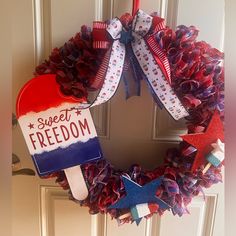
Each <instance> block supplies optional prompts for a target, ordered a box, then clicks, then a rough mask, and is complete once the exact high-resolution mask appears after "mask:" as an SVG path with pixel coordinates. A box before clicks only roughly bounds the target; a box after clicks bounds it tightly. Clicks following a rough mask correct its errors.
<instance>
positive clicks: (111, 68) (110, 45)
mask: <svg viewBox="0 0 236 236" xmlns="http://www.w3.org/2000/svg"><path fill="white" fill-rule="evenodd" d="M93 27H94V28H93V38H94V42H93V47H94V48H106V49H108V51H107V53H106V55H105V57H104V60H103V62H102V65H101V67H100V68H99V71H98V73H97V75H96V78H95V81H94V83H93V85H92V86H93V87H94V88H99V87H101V90H100V92H99V94H98V96H97V98H96V100H95V101H94V103H93V104H92V105H90V106H95V105H99V104H101V103H104V102H106V101H108V100H109V99H110V98H111V97H112V96H113V95H114V94H115V92H116V90H117V88H118V85H119V82H120V79H121V76H122V73H123V70H124V64H125V57H126V54H127V51H129V52H130V51H131V52H132V54H133V55H134V59H135V64H136V65H137V66H138V67H139V68H137V66H136V68H137V69H139V70H140V69H141V72H142V74H143V75H144V78H145V79H146V81H147V83H148V86H149V88H150V89H151V93H152V94H153V96H154V99H155V100H156V101H158V103H159V104H161V105H162V106H164V107H165V108H166V110H167V111H168V112H169V113H170V115H171V116H172V117H173V118H174V119H175V120H178V119H180V118H182V117H185V116H188V112H187V111H186V109H185V108H184V107H183V105H182V103H181V102H180V100H179V99H178V97H177V96H176V94H175V92H174V91H173V89H172V88H171V85H170V83H171V81H170V66H169V62H168V59H167V57H166V55H165V54H164V52H163V51H162V50H161V49H160V48H159V46H158V44H157V42H156V41H155V38H154V37H155V34H156V33H157V32H158V31H159V30H162V29H164V28H165V24H164V20H163V19H162V18H159V17H156V16H154V17H152V16H150V15H148V14H146V13H145V12H143V11H142V10H139V11H137V13H136V14H135V16H134V18H133V21H132V25H131V28H130V29H129V30H127V29H126V28H125V27H123V25H122V23H121V21H120V20H119V19H118V18H114V19H112V20H111V21H110V23H109V24H106V23H104V22H94V25H93ZM150 32H151V33H150ZM126 59H127V60H131V58H130V57H129V58H126Z"/></svg>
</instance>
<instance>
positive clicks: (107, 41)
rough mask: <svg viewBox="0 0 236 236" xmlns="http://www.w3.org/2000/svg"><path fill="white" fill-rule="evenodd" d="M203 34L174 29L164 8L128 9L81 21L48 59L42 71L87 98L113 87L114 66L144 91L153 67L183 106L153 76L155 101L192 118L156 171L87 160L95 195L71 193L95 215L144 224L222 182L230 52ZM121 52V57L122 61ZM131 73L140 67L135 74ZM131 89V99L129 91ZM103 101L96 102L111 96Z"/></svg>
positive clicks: (181, 209)
mask: <svg viewBox="0 0 236 236" xmlns="http://www.w3.org/2000/svg"><path fill="white" fill-rule="evenodd" d="M135 34H136V36H134V35H135ZM197 36H198V30H197V29H196V28H195V27H194V26H190V27H187V26H184V25H181V26H179V27H177V29H176V31H174V30H172V29H170V28H168V27H166V26H165V25H164V20H163V19H162V18H160V17H158V16H157V14H152V15H147V14H146V13H144V12H143V11H141V10H138V11H137V12H136V14H134V16H132V15H130V14H125V15H123V16H122V17H121V18H120V19H118V18H115V19H113V20H110V21H107V22H95V23H94V28H93V30H91V29H90V28H89V27H86V26H82V28H81V32H80V33H77V34H76V35H75V36H74V37H72V38H71V39H70V40H69V41H67V42H66V43H65V44H64V45H63V46H62V47H60V48H55V49H53V51H52V52H51V55H50V57H49V59H48V60H46V61H44V62H43V63H42V64H41V65H39V66H37V68H36V71H35V74H36V75H43V74H55V75H56V79H57V82H58V84H59V85H60V89H61V91H62V93H64V94H65V95H70V96H71V95H73V96H75V97H77V98H81V99H84V100H86V99H87V97H88V93H89V91H94V90H99V89H101V91H102V90H103V89H104V87H106V86H105V85H104V84H105V83H106V80H107V79H106V76H108V74H109V73H110V71H113V72H114V71H115V72H116V73H117V74H118V77H122V78H123V80H124V81H125V83H126V85H127V87H129V86H128V83H129V79H134V80H135V82H136V85H137V86H136V92H137V94H139V91H140V84H139V81H140V80H141V79H146V80H147V78H148V73H150V74H151V73H154V74H155V73H159V74H161V75H162V76H161V78H162V79H163V80H165V82H166V83H165V85H166V87H165V86H164V92H165V90H167V96H170V97H171V99H170V100H172V102H173V104H177V105H176V106H177V109H175V108H173V107H170V106H169V105H168V104H166V103H165V99H166V97H165V94H164V93H163V94H158V91H156V90H155V86H157V85H155V82H156V81H154V82H153V81H152V82H150V81H148V80H147V81H148V86H149V88H150V91H151V93H152V95H153V97H154V99H155V100H156V101H157V103H158V105H159V106H161V107H165V108H166V109H167V110H168V111H169V113H170V115H172V116H173V117H174V118H175V119H176V120H177V119H179V118H181V117H185V120H186V126H187V130H188V134H186V135H183V136H182V138H183V141H182V142H180V144H179V147H178V148H170V149H169V150H167V152H166V157H165V161H164V163H163V165H162V166H158V167H156V168H155V169H154V170H152V171H145V170H143V169H142V167H141V166H139V165H138V164H134V165H132V166H131V167H130V168H129V170H128V171H122V170H117V169H116V168H115V167H114V166H112V165H111V164H110V163H109V161H108V160H106V159H104V160H100V161H96V162H90V163H87V164H84V165H82V171H83V175H84V178H85V180H86V183H87V187H88V191H89V195H88V197H87V198H86V199H85V200H82V201H78V200H76V199H74V197H73V196H72V194H71V192H70V191H69V192H70V198H71V199H72V200H74V201H75V202H78V203H79V204H80V205H81V206H87V207H88V208H89V213H90V214H97V213H103V214H104V213H109V214H110V215H111V216H112V218H115V219H117V220H118V223H119V224H123V223H128V222H134V221H135V222H136V223H137V224H138V223H139V222H140V221H141V219H142V218H143V217H145V218H149V217H151V216H152V215H153V214H155V213H158V214H160V215H162V214H163V213H164V212H165V210H171V211H172V213H173V214H174V215H179V216H182V215H183V214H185V213H188V209H187V205H188V204H189V203H190V202H191V200H192V198H193V197H194V196H197V195H198V194H199V193H201V192H203V188H209V187H211V186H212V185H213V184H217V183H219V182H221V181H222V175H221V168H222V163H223V159H224V144H223V141H224V140H223V139H224V135H223V124H222V121H223V119H224V68H223V66H222V61H223V53H221V52H220V51H218V50H217V49H215V48H212V47H211V46H210V45H209V44H207V43H206V42H203V41H197ZM134 37H137V38H134ZM140 45H141V46H140ZM139 46H140V47H139ZM135 50H136V51H135ZM145 50H146V51H148V52H149V54H148V55H145V52H146V51H145ZM117 53H118V54H117ZM139 54H141V55H139ZM125 55H126V56H125ZM111 57H113V61H111ZM114 57H119V60H118V62H117V63H114ZM140 58H141V59H140ZM142 58H143V59H142ZM150 58H151V59H150ZM144 60H147V61H148V60H152V62H153V63H154V64H153V65H154V67H155V68H157V69H158V70H159V71H158V72H157V71H156V70H155V68H154V70H152V71H150V70H149V69H147V70H146V69H145V65H146V64H145V63H144ZM121 61H122V63H123V67H122V65H120V64H121ZM110 63H111V64H110ZM112 63H113V64H112ZM119 63H120V64H119ZM117 64H118V65H117ZM117 66H118V67H117ZM119 66H120V67H121V68H122V69H121V70H120V69H119ZM127 71H132V72H133V74H132V76H131V78H129V76H127V75H126V73H127ZM145 71H147V72H145ZM113 74H114V73H113ZM152 76H153V74H152ZM159 79H160V78H159ZM149 82H150V83H149ZM110 86H111V88H112V86H114V84H112V82H111V84H110ZM117 86H118V85H117ZM160 86H161V85H160ZM157 87H158V86H157ZM158 88H159V90H160V87H158ZM113 90H115V88H114V89H113ZM157 90H158V89H157ZM156 92H157V93H156ZM100 93H101V92H100ZM114 93H115V91H113V94H114ZM126 93H127V97H129V89H127V91H126ZM113 94H112V95H113ZM112 95H111V96H112ZM102 99H103V100H101V98H100V101H98V102H97V103H98V104H100V103H102V102H105V101H107V100H108V99H109V98H106V97H105V98H104V97H103V98H102ZM95 103H96V101H95ZM178 109H180V110H178ZM48 177H56V182H57V183H59V184H60V186H62V187H63V188H64V189H65V190H70V187H69V184H68V181H67V179H66V176H65V174H64V172H63V171H60V172H57V173H55V174H53V175H50V176H48ZM134 193H135V194H134Z"/></svg>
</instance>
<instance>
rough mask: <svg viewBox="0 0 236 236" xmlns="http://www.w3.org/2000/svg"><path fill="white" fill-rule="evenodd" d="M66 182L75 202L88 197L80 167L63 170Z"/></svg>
mask: <svg viewBox="0 0 236 236" xmlns="http://www.w3.org/2000/svg"><path fill="white" fill-rule="evenodd" d="M64 171H65V174H66V178H67V181H68V183H69V185H70V189H71V193H72V195H73V197H74V198H75V199H77V200H83V199H85V198H86V197H87V196H88V188H87V186H86V183H85V180H84V176H83V173H82V170H81V167H80V166H73V167H70V168H67V169H65V170H64Z"/></svg>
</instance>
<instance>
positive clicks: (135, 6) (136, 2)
mask: <svg viewBox="0 0 236 236" xmlns="http://www.w3.org/2000/svg"><path fill="white" fill-rule="evenodd" d="M139 7H140V0H133V10H132V16H134V15H135V13H136V12H137V10H138V9H139Z"/></svg>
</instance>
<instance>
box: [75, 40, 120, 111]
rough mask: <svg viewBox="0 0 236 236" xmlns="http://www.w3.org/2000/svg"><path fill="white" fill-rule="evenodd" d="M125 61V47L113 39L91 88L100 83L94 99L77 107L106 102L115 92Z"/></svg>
mask: <svg viewBox="0 0 236 236" xmlns="http://www.w3.org/2000/svg"><path fill="white" fill-rule="evenodd" d="M124 61H125V47H124V45H122V44H121V43H120V42H119V41H118V40H116V41H114V42H113V44H112V47H111V49H110V50H109V51H108V52H107V54H106V56H105V58H104V60H103V62H102V65H101V67H100V69H99V71H98V73H97V75H96V79H95V81H94V84H93V86H92V87H93V88H99V87H101V85H102V88H101V90H100V91H99V93H98V95H97V97H96V99H95V100H94V101H93V102H92V103H84V104H80V105H79V108H81V109H86V108H89V107H93V106H96V105H100V104H102V103H105V102H107V101H108V100H110V99H111V97H112V96H113V95H114V94H115V92H116V90H117V88H118V86H119V83H120V79H121V75H122V72H123V66H124Z"/></svg>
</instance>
